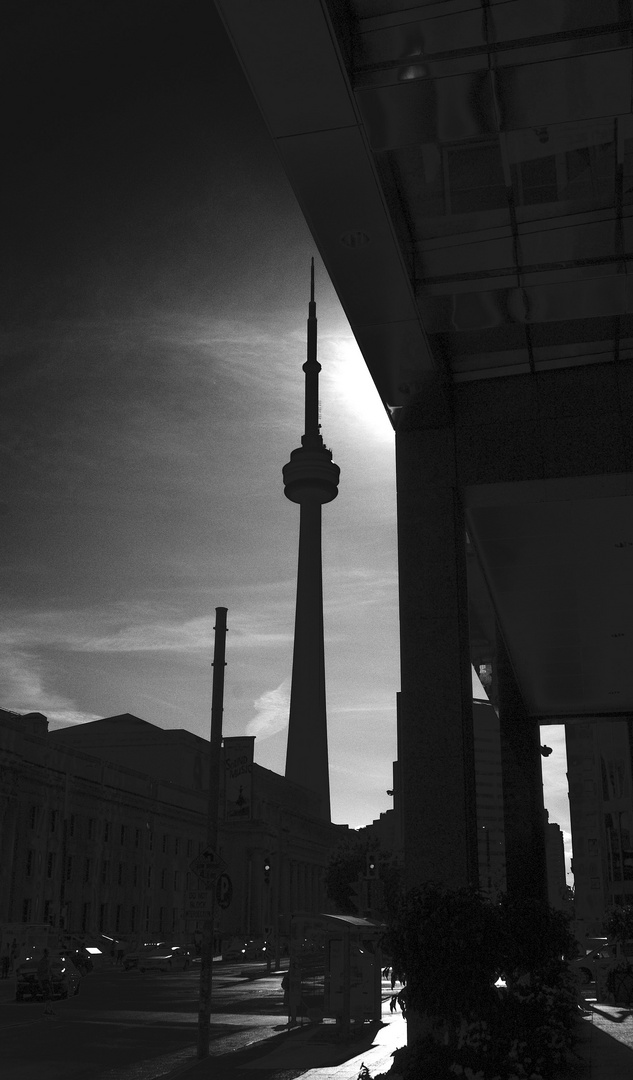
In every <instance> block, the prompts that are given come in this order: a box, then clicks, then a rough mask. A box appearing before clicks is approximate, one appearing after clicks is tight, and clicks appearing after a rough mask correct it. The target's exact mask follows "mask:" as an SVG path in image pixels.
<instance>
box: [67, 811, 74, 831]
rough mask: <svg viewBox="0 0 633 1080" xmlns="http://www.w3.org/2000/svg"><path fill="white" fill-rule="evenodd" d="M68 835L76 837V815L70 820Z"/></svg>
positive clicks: (72, 815)
mask: <svg viewBox="0 0 633 1080" xmlns="http://www.w3.org/2000/svg"><path fill="white" fill-rule="evenodd" d="M68 835H69V836H74V835H75V815H74V814H71V815H70V818H69V819H68Z"/></svg>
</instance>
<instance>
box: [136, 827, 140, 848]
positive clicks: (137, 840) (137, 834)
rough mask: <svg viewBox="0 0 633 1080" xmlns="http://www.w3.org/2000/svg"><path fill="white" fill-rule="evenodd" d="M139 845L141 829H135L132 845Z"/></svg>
mask: <svg viewBox="0 0 633 1080" xmlns="http://www.w3.org/2000/svg"><path fill="white" fill-rule="evenodd" d="M140 846H141V830H140V829H136V830H135V832H134V847H135V848H137V847H140Z"/></svg>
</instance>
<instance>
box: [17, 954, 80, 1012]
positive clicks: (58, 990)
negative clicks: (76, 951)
mask: <svg viewBox="0 0 633 1080" xmlns="http://www.w3.org/2000/svg"><path fill="white" fill-rule="evenodd" d="M40 959H41V957H40V956H39V955H35V956H30V957H28V959H27V960H24V961H23V962H22V963H21V964H19V965H18V967H17V968H16V972H15V978H16V984H15V1000H16V1001H27V1000H30V1001H44V998H45V996H46V995H45V990H44V987H43V986H42V984H41V982H40V980H39V978H38V975H37V965H38V963H39V961H40ZM80 985H81V975H80V973H79V971H78V970H77V968H76V967H75V965H74V964H73V962H72V960H71V959H70V957H69V956H67V955H66V954H63V955H62V954H60V955H58V956H52V957H51V987H52V996H53V998H67V997H73V996H74V995H75V994H78V993H79V987H80Z"/></svg>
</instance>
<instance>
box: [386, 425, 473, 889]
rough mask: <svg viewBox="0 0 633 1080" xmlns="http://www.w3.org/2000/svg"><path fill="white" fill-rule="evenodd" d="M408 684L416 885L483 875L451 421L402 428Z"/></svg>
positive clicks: (405, 748) (402, 748) (404, 669)
mask: <svg viewBox="0 0 633 1080" xmlns="http://www.w3.org/2000/svg"><path fill="white" fill-rule="evenodd" d="M396 469H397V485H398V566H399V588H400V652H401V686H402V689H401V693H400V697H399V734H398V743H399V746H398V760H399V763H400V775H401V785H402V792H401V795H402V817H403V833H404V853H405V867H406V873H407V877H408V883H409V884H410V885H414V884H420V883H422V882H423V881H428V880H433V881H438V882H442V883H443V884H445V885H448V886H451V887H457V886H461V885H466V884H469V883H470V884H473V885H476V884H477V878H478V869H477V868H478V859H477V815H476V803H475V772H474V768H475V767H474V751H473V719H472V680H471V671H470V656H469V647H468V604H467V586H466V555H465V535H466V534H465V524H464V514H463V507H462V503H461V499H460V497H459V491H458V485H457V481H456V468H455V439H454V432H453V428H452V425H451V423H450V421H449V422H447V421H446V419H444V420H443V421H438V422H437V423H436V426H431V425H427V426H426V427H424V428H423V429H422V430H420V427H416V425H415V423H414V422H412V421H411V420H410V419H409V418H408V417H406V416H405V417H403V418H402V420H401V421H400V423H399V426H398V431H397V435H396Z"/></svg>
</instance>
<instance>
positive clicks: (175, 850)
mask: <svg viewBox="0 0 633 1080" xmlns="http://www.w3.org/2000/svg"><path fill="white" fill-rule="evenodd" d="M178 847H179V841H178V837H176V838H175V840H174V855H177V854H178Z"/></svg>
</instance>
